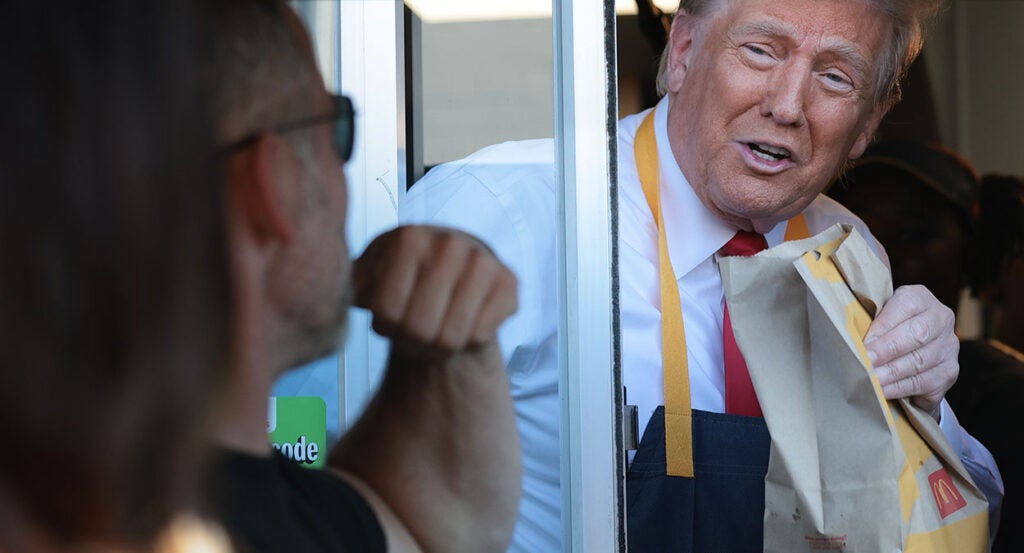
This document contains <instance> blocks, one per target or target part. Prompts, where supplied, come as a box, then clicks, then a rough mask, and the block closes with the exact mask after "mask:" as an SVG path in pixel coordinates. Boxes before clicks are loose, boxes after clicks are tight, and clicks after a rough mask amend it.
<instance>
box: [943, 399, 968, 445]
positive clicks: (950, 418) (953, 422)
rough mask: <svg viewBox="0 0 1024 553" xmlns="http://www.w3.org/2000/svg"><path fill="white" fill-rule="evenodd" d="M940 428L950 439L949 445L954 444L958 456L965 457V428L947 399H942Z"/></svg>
mask: <svg viewBox="0 0 1024 553" xmlns="http://www.w3.org/2000/svg"><path fill="white" fill-rule="evenodd" d="M939 429H940V430H942V433H943V434H945V435H946V439H947V440H949V445H951V446H953V451H955V452H956V456H957V457H961V458H963V456H964V436H963V430H962V429H961V428H960V421H958V420H957V418H956V415H955V414H954V413H953V409H951V408H950V407H949V403H947V402H946V400H945V399H943V400H942V404H941V405H940V407H939Z"/></svg>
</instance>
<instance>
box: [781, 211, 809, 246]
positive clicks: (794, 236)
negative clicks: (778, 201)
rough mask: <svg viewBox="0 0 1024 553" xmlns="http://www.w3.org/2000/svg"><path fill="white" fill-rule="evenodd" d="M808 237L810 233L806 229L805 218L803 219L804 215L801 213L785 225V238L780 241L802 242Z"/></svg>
mask: <svg viewBox="0 0 1024 553" xmlns="http://www.w3.org/2000/svg"><path fill="white" fill-rule="evenodd" d="M810 237H811V231H810V229H808V228H807V217H804V214H803V213H801V214H799V215H797V216H796V217H793V218H792V219H790V220H789V222H788V223H786V236H785V237H784V238H783V239H782V240H783V241H785V242H789V241H791V240H803V239H804V238H810Z"/></svg>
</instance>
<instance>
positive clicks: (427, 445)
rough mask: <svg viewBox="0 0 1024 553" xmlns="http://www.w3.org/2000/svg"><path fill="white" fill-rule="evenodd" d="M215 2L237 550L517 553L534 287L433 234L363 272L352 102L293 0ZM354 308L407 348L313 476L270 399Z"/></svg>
mask: <svg viewBox="0 0 1024 553" xmlns="http://www.w3.org/2000/svg"><path fill="white" fill-rule="evenodd" d="M211 4H212V6H213V8H212V9H213V11H214V18H213V23H214V29H213V31H214V33H213V36H214V39H213V42H214V44H213V45H212V49H211V55H210V56H209V61H208V63H207V66H206V67H205V69H206V70H207V72H208V75H209V77H208V78H209V81H210V83H211V88H212V93H213V95H214V98H215V103H214V105H215V106H216V107H217V108H218V111H217V118H218V132H219V136H220V138H221V140H222V144H224V146H223V148H222V150H221V152H220V153H221V155H222V156H223V160H224V162H223V163H224V178H225V191H226V198H227V204H228V226H229V228H228V238H229V248H228V250H229V255H230V257H231V264H232V269H233V278H234V284H235V286H234V298H233V300H234V303H235V309H236V321H235V336H234V339H235V343H234V348H233V356H232V358H231V359H230V363H231V364H232V371H230V377H229V381H228V382H227V383H226V384H227V386H226V394H225V396H226V397H225V399H224V401H223V403H222V405H219V406H218V409H217V412H218V414H219V416H218V417H217V418H216V420H215V427H214V433H215V436H216V438H217V441H218V442H219V445H220V446H221V448H220V450H221V454H220V455H219V460H218V461H219V462H218V464H217V469H218V470H217V477H218V481H217V489H218V490H219V497H218V500H219V508H220V511H221V513H222V520H223V522H224V524H225V526H226V527H227V529H228V530H229V532H230V533H231V535H232V538H233V540H234V541H235V544H236V547H237V548H238V549H239V550H240V551H244V552H250V551H260V552H273V553H277V552H281V551H289V552H304V551H332V552H337V551H361V552H362V551H384V550H385V549H387V550H390V551H417V550H429V551H499V550H503V549H504V548H505V547H507V545H508V543H509V541H510V539H511V532H512V526H513V523H514V521H515V516H516V509H517V505H518V498H519V490H520V470H521V468H520V466H521V465H520V450H519V444H518V440H517V434H516V429H515V422H514V414H513V411H512V403H511V398H510V396H509V392H508V384H507V379H506V375H505V367H504V364H503V363H502V360H501V354H500V351H499V350H498V347H497V339H496V331H497V328H498V326H499V325H500V324H501V322H502V321H504V320H505V319H506V318H507V317H508V316H509V315H510V314H511V313H512V312H514V311H515V307H516V280H515V277H514V276H513V275H512V273H511V272H510V271H509V270H508V269H507V268H505V267H504V266H503V265H502V264H501V263H499V262H498V261H497V259H496V258H495V256H494V255H493V253H491V252H490V251H489V250H488V249H487V248H486V247H485V246H483V245H482V243H480V242H478V241H476V240H475V239H473V238H471V237H469V236H468V235H465V234H462V233H459V232H456V231H450V230H442V229H437V228H432V227H402V228H399V229H396V230H393V231H391V232H388V233H385V234H383V235H381V236H380V237H378V238H377V239H376V240H374V241H373V242H372V243H371V244H370V246H368V247H367V249H366V251H365V252H364V253H363V255H362V256H361V257H359V259H357V260H355V261H354V262H352V261H351V260H350V259H349V257H348V250H347V246H346V242H345V215H346V208H347V206H346V204H347V197H346V182H345V175H344V172H343V163H344V162H345V161H346V160H347V159H348V156H349V154H350V153H351V151H352V144H353V130H352V129H353V125H352V117H353V111H352V105H351V103H350V102H349V101H348V100H347V99H346V98H344V97H338V96H333V97H332V96H330V95H329V94H327V92H326V90H325V89H324V85H323V83H322V81H321V79H320V76H319V74H318V73H317V70H316V67H315V61H314V58H313V51H312V47H311V45H310V42H309V38H308V36H307V35H306V33H305V31H304V30H303V28H302V25H301V23H300V22H299V21H298V19H297V18H296V16H295V14H294V13H293V12H292V11H291V10H290V9H289V8H288V7H287V6H285V5H284V4H283V2H281V1H279V0H216V1H215V2H211ZM350 269H351V270H350ZM350 273H351V275H350ZM351 303H355V304H356V305H358V306H361V307H364V308H366V309H368V310H369V311H370V312H371V313H372V315H373V324H374V328H375V330H376V331H377V332H378V333H380V334H382V335H383V336H385V337H387V338H389V339H390V340H391V352H390V358H389V360H388V367H387V372H386V374H385V378H384V380H383V382H382V384H381V387H380V389H379V391H378V392H377V394H376V396H375V397H374V398H373V400H372V401H371V402H370V404H369V406H368V407H367V409H366V411H365V413H364V414H363V416H362V417H361V418H360V420H359V421H358V422H357V423H356V425H355V426H354V427H352V428H350V429H349V431H348V433H347V434H345V435H344V436H343V437H342V439H341V441H340V442H339V444H338V445H337V446H335V448H334V449H333V450H332V451H331V452H330V454H329V455H328V461H327V465H328V467H329V470H324V471H319V470H310V469H305V468H300V467H299V466H297V465H296V464H294V463H293V462H292V461H290V460H288V459H286V458H285V457H283V456H282V455H281V454H280V453H279V452H276V451H274V450H273V449H271V447H270V444H269V442H268V439H267V415H268V404H267V397H268V396H269V394H270V390H271V385H272V383H273V382H274V380H275V379H276V378H277V377H278V376H280V375H281V374H282V373H284V372H285V371H287V370H288V369H289V368H292V367H296V366H299V365H301V364H303V363H306V362H309V361H311V360H313V359H317V358H320V357H322V356H324V355H325V354H327V353H329V352H330V351H332V350H334V349H336V348H337V347H338V345H339V343H340V342H341V341H342V336H343V334H344V327H345V321H346V319H347V310H348V309H347V308H348V307H349V305H350V304H351Z"/></svg>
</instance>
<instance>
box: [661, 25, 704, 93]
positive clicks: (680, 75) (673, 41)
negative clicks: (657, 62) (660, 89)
mask: <svg viewBox="0 0 1024 553" xmlns="http://www.w3.org/2000/svg"><path fill="white" fill-rule="evenodd" d="M698 23H699V22H698V20H697V19H696V18H695V17H693V16H692V15H690V14H688V13H686V12H684V11H680V12H679V13H678V14H676V16H675V18H673V19H672V28H671V29H670V30H669V35H668V50H667V51H666V53H665V55H667V56H668V60H667V62H666V65H665V86H666V88H667V89H668V91H669V92H678V91H679V89H680V87H682V86H683V81H684V80H685V78H686V71H687V68H689V66H690V61H691V57H692V54H693V52H695V51H696V49H695V48H694V44H693V42H694V38H695V37H694V32H695V30H696V27H697V25H698Z"/></svg>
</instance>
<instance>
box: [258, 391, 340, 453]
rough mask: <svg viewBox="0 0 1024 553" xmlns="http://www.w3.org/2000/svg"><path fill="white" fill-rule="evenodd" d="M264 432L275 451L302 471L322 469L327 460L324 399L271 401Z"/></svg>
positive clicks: (273, 399)
mask: <svg viewBox="0 0 1024 553" xmlns="http://www.w3.org/2000/svg"><path fill="white" fill-rule="evenodd" d="M268 407H269V409H268V411H267V432H268V433H269V434H270V442H271V444H272V445H273V446H274V449H276V450H278V451H280V452H281V453H282V454H283V455H284V456H285V457H288V458H291V459H294V460H295V461H297V462H298V463H299V464H301V465H303V466H305V467H318V468H319V467H322V466H324V459H325V458H326V457H327V405H326V404H325V403H324V400H323V398H320V397H316V396H312V397H292V396H281V397H271V398H270V403H269V405H268Z"/></svg>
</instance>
